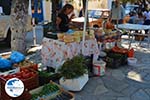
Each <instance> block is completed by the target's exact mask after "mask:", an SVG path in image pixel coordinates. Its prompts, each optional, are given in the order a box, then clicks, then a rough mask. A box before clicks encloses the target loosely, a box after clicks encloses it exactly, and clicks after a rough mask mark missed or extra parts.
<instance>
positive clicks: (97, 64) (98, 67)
mask: <svg viewBox="0 0 150 100" xmlns="http://www.w3.org/2000/svg"><path fill="white" fill-rule="evenodd" d="M105 70H106V62H104V61H102V60H100V61H93V74H94V75H96V76H103V75H105Z"/></svg>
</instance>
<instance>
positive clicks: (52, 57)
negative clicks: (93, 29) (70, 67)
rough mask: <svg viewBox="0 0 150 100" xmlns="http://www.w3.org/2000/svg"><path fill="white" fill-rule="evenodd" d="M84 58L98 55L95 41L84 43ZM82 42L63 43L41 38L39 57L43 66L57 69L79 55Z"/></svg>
mask: <svg viewBox="0 0 150 100" xmlns="http://www.w3.org/2000/svg"><path fill="white" fill-rule="evenodd" d="M84 48H85V49H84V53H83V55H85V56H90V55H91V54H94V55H95V56H96V57H97V56H98V55H99V49H98V45H97V42H96V40H95V39H94V40H86V41H85V43H84ZM81 49H82V42H80V43H77V42H73V43H67V44H66V43H64V42H61V41H59V40H53V39H49V38H43V41H42V50H41V57H42V63H43V64H44V65H45V66H50V67H53V68H56V67H59V66H61V65H62V63H63V62H64V61H65V60H66V59H68V58H70V59H71V58H72V57H74V56H76V55H79V54H81Z"/></svg>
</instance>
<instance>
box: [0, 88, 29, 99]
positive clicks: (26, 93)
mask: <svg viewBox="0 0 150 100" xmlns="http://www.w3.org/2000/svg"><path fill="white" fill-rule="evenodd" d="M0 98H1V99H0V100H31V94H30V93H29V92H28V91H24V92H23V94H22V95H21V96H19V97H16V98H14V97H10V96H8V95H7V94H6V92H5V90H2V91H1V95H0Z"/></svg>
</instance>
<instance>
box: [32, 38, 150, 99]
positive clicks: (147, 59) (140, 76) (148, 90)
mask: <svg viewBox="0 0 150 100" xmlns="http://www.w3.org/2000/svg"><path fill="white" fill-rule="evenodd" d="M145 43H147V41H146V40H145V41H144V42H143V43H142V45H141V46H147V45H145ZM127 44H128V42H127V41H125V40H123V41H122V46H124V47H127ZM136 45H137V42H136V41H134V42H133V44H132V47H133V48H134V49H135V57H136V58H137V59H138V64H137V65H136V66H128V65H126V66H121V67H120V68H118V69H107V70H106V74H105V75H104V76H103V77H92V78H90V79H89V81H88V83H87V84H86V85H85V87H84V88H83V90H82V91H80V92H74V93H75V95H76V100H150V50H149V49H148V48H147V47H141V46H136ZM31 59H33V60H34V61H36V62H38V63H40V62H41V58H40V50H39V51H37V52H36V54H33V56H32V57H31Z"/></svg>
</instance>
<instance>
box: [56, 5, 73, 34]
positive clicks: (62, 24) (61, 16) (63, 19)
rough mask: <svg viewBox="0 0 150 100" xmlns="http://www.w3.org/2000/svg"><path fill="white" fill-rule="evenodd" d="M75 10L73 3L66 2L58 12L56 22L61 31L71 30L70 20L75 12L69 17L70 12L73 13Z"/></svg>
mask: <svg viewBox="0 0 150 100" xmlns="http://www.w3.org/2000/svg"><path fill="white" fill-rule="evenodd" d="M73 10H74V7H73V6H72V5H71V4H66V5H64V7H63V8H62V9H61V11H60V13H58V16H57V19H56V24H57V29H58V30H59V31H60V32H67V31H68V30H69V22H70V20H71V19H72V18H73V17H74V14H72V15H71V16H70V18H69V17H68V15H69V14H71V13H72V12H73Z"/></svg>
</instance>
